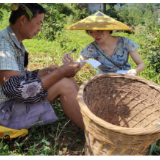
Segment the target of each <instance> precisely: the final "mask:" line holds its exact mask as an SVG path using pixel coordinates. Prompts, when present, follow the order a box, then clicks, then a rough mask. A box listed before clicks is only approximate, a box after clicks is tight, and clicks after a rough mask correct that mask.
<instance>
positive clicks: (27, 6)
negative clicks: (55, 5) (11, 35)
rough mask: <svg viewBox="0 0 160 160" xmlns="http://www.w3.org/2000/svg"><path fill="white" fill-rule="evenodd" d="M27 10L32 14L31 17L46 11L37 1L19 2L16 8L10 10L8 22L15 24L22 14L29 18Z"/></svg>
mask: <svg viewBox="0 0 160 160" xmlns="http://www.w3.org/2000/svg"><path fill="white" fill-rule="evenodd" d="M28 11H29V12H31V14H32V17H31V19H32V18H34V17H36V16H37V15H38V14H42V13H46V9H45V8H43V7H42V6H41V5H39V4H38V3H19V4H18V9H17V10H16V11H12V12H11V15H10V18H9V22H10V23H11V24H15V22H16V21H17V19H18V18H19V17H21V16H22V15H25V16H26V17H27V19H28V20H31V19H30V16H29V14H28Z"/></svg>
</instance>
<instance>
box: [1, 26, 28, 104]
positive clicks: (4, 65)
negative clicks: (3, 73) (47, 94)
mask: <svg viewBox="0 0 160 160" xmlns="http://www.w3.org/2000/svg"><path fill="white" fill-rule="evenodd" d="M25 51H26V50H25V47H24V46H23V44H22V43H21V44H19V42H18V39H17V37H16V35H15V33H14V32H13V30H12V29H11V28H10V27H9V26H8V27H7V28H6V29H4V30H2V31H0V70H13V71H19V72H20V75H24V74H25V68H24V54H25ZM8 100H9V99H8V98H7V97H6V96H5V95H4V93H3V91H2V86H1V84H0V104H1V103H3V102H5V101H8Z"/></svg>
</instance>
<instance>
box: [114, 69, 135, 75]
mask: <svg viewBox="0 0 160 160" xmlns="http://www.w3.org/2000/svg"><path fill="white" fill-rule="evenodd" d="M128 71H129V70H118V71H117V72H116V73H118V74H126V73H127V72H128ZM129 75H130V76H135V74H129Z"/></svg>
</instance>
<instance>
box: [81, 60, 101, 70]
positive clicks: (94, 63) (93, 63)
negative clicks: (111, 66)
mask: <svg viewBox="0 0 160 160" xmlns="http://www.w3.org/2000/svg"><path fill="white" fill-rule="evenodd" d="M82 62H88V63H90V64H91V65H92V66H93V67H94V68H97V67H98V66H100V65H101V63H100V62H99V61H96V60H95V59H90V60H84V61H82Z"/></svg>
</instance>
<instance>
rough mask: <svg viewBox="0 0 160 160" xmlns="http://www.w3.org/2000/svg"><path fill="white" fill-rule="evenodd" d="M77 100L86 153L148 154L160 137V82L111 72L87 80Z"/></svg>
mask: <svg viewBox="0 0 160 160" xmlns="http://www.w3.org/2000/svg"><path fill="white" fill-rule="evenodd" d="M78 102H79V105H80V108H81V113H82V116H83V121H84V124H85V138H86V143H85V154H86V155H147V154H148V152H149V149H150V145H151V144H152V143H154V142H156V141H157V140H158V139H159V138H160V125H156V124H157V123H158V122H159V121H160V86H159V85H157V84H156V83H153V82H151V81H148V80H146V79H143V78H140V77H137V76H129V75H120V74H116V73H109V74H103V75H97V76H94V77H93V78H91V79H89V80H87V81H86V82H84V84H82V85H81V87H80V90H79V93H78Z"/></svg>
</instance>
